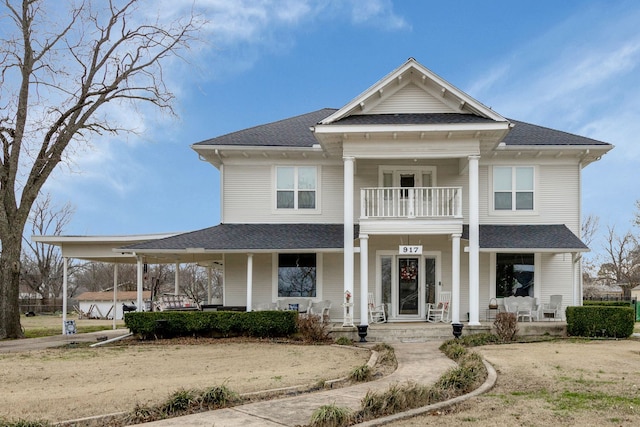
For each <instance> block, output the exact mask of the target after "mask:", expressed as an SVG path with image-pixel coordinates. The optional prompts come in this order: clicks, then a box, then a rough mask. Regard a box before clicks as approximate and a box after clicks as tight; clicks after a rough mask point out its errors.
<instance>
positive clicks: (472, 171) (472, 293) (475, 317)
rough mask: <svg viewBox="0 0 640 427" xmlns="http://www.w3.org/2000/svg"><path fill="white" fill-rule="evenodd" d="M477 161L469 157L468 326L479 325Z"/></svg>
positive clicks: (475, 158) (477, 157)
mask: <svg viewBox="0 0 640 427" xmlns="http://www.w3.org/2000/svg"><path fill="white" fill-rule="evenodd" d="M479 159H480V156H469V325H480V277H479V276H480V205H479V196H478V192H479V179H478V160H479Z"/></svg>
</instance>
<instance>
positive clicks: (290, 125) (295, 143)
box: [194, 108, 336, 147]
mask: <svg viewBox="0 0 640 427" xmlns="http://www.w3.org/2000/svg"><path fill="white" fill-rule="evenodd" d="M335 111H336V110H335V109H332V108H324V109H322V110H317V111H313V112H311V113H307V114H302V115H300V116H295V117H291V118H288V119H284V120H279V121H277V122H272V123H267V124H264V125H259V126H254V127H252V128H249V129H243V130H240V131H237V132H232V133H228V134H226V135H222V136H219V137H217V138H211V139H207V140H205V141H202V142H198V143H196V144H194V145H230V146H259V147H269V146H273V147H312V146H313V145H314V144H317V143H318V141H317V140H316V138H315V137H314V136H313V133H312V132H311V130H309V128H310V127H311V126H314V125H316V124H317V123H318V122H319V121H320V120H322V119H324V118H326V117H328V116H330V115H331V114H333V113H334V112H335Z"/></svg>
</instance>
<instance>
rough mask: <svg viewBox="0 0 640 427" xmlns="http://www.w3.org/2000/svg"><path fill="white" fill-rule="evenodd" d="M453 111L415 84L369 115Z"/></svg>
mask: <svg viewBox="0 0 640 427" xmlns="http://www.w3.org/2000/svg"><path fill="white" fill-rule="evenodd" d="M454 112H456V111H454V110H453V109H451V108H450V107H449V106H447V105H446V104H444V103H443V102H442V99H438V98H436V97H434V96H432V95H431V94H429V93H427V92H426V91H425V90H424V89H421V88H419V87H418V86H416V85H415V84H413V83H410V84H407V85H406V86H404V87H403V88H402V89H400V90H398V91H397V92H396V93H395V94H393V95H392V96H390V97H388V98H386V99H384V100H383V101H382V102H380V103H379V104H378V105H376V106H375V107H373V108H372V109H371V110H368V111H366V113H367V114H398V113H454Z"/></svg>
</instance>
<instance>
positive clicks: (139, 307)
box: [136, 256, 144, 311]
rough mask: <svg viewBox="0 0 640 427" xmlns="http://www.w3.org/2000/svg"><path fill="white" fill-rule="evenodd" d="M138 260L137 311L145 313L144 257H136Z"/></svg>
mask: <svg viewBox="0 0 640 427" xmlns="http://www.w3.org/2000/svg"><path fill="white" fill-rule="evenodd" d="M136 259H137V261H136V262H137V266H136V267H137V273H136V276H137V277H136V291H137V292H138V293H137V298H136V308H137V311H143V310H142V304H143V301H142V279H143V278H144V271H143V270H142V269H143V262H142V257H141V256H138V257H136Z"/></svg>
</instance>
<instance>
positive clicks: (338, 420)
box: [309, 404, 351, 427]
mask: <svg viewBox="0 0 640 427" xmlns="http://www.w3.org/2000/svg"><path fill="white" fill-rule="evenodd" d="M350 421H351V410H350V409H349V408H343V407H341V406H336V405H335V404H331V405H323V406H321V407H319V408H318V409H316V410H315V411H313V414H311V422H310V424H309V425H310V426H311V427H341V426H346V425H349V423H350Z"/></svg>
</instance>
